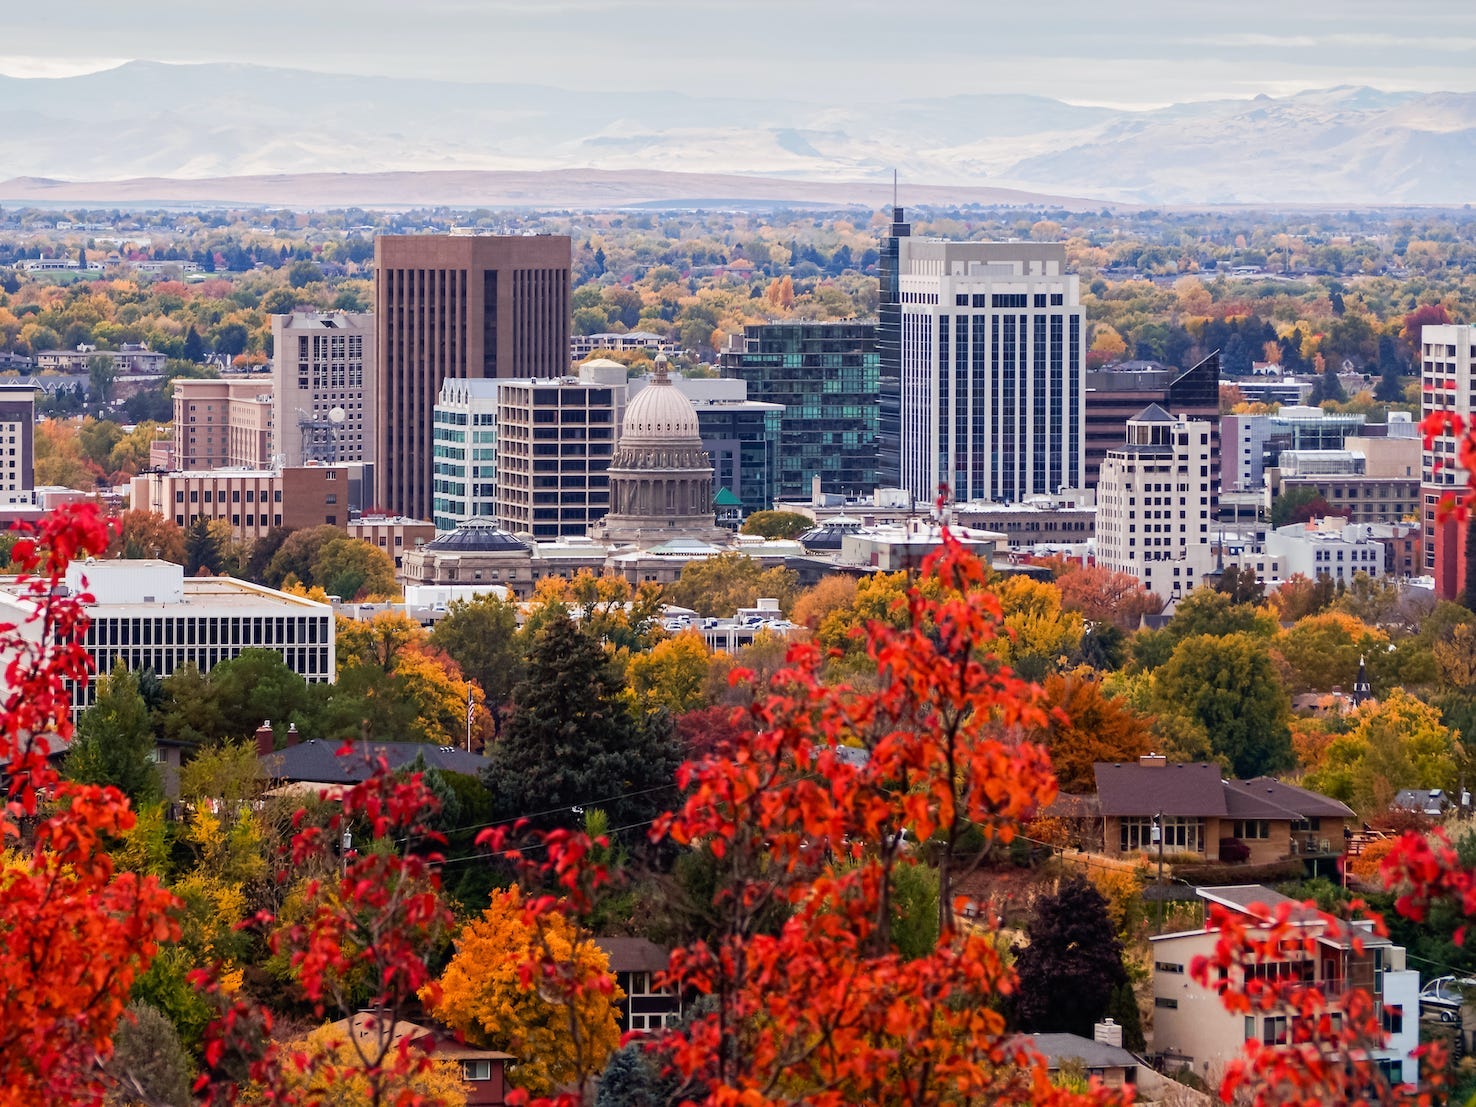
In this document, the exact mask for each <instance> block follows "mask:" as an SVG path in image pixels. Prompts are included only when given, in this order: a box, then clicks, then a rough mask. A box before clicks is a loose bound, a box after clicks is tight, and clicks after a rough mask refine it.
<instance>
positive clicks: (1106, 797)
mask: <svg viewBox="0 0 1476 1107" xmlns="http://www.w3.org/2000/svg"><path fill="white" fill-rule="evenodd" d="M1093 769H1094V772H1095V774H1096V778H1097V809H1098V813H1099V815H1100V818H1101V820H1102V822H1101V826H1102V839H1103V845H1104V850H1105V852H1106V853H1109V854H1124V855H1136V854H1140V853H1148V854H1152V853H1156V852H1158V850H1159V848H1160V845H1159V842H1160V838H1159V835H1160V834H1161V836H1162V849H1163V852H1165V853H1169V854H1176V853H1177V854H1184V853H1192V854H1198V855H1200V856H1201V857H1203V858H1204V859H1205V860H1206V861H1221V860H1225V861H1249V862H1251V863H1253V864H1261V863H1265V862H1271V861H1281V860H1284V859H1286V858H1289V857H1299V856H1307V855H1312V856H1317V855H1332V854H1340V853H1342V852H1343V850H1344V848H1345V846H1344V835H1343V829H1344V827H1346V826H1350V825H1351V824H1352V821H1353V818H1354V815H1353V810H1352V808H1350V807H1348V806H1347V805H1346V804H1343V803H1340V802H1338V801H1337V800H1335V799H1329V798H1328V797H1327V796H1322V795H1318V794H1317V793H1316V792H1310V791H1308V790H1307V789H1305V788H1298V787H1296V786H1295V785H1292V784H1284V783H1282V782H1281V781H1278V780H1273V779H1271V778H1270V777H1256V778H1255V779H1254V780H1225V779H1224V777H1223V776H1222V774H1221V772H1220V766H1219V765H1217V764H1214V763H1213V762H1207V761H1198V762H1175V761H1169V760H1168V759H1167V758H1165V757H1163V756H1162V755H1161V754H1147V755H1145V756H1143V757H1141V758H1139V759H1138V760H1137V761H1135V762H1101V761H1099V762H1098V763H1097V764H1096V765H1094V766H1093Z"/></svg>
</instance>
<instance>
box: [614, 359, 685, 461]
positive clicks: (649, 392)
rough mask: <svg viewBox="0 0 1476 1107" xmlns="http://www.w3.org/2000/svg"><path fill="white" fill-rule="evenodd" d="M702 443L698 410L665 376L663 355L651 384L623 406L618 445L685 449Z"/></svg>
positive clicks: (657, 360) (657, 364) (658, 361)
mask: <svg viewBox="0 0 1476 1107" xmlns="http://www.w3.org/2000/svg"><path fill="white" fill-rule="evenodd" d="M694 440H695V441H696V442H698V443H700V442H701V440H702V431H701V429H700V428H699V426H698V424H697V409H696V408H694V407H693V406H692V401H691V400H689V399H687V397H686V396H684V395H682V393H681V392H680V391H678V390H677V387H676V386H675V385H674V384H672V383H671V378H670V377H668V376H667V374H666V355H665V354H661V355H659V356H658V357H657V358H656V372H655V373H653V374H652V376H651V380H650V383H648V384H647V385H646V387H645V388H643V389H641V390H640V391H639V392H637V393H636V394H635V398H634V399H632V400H631V401H630V402H629V403H628V404H626V405H625V418H624V420H622V421H621V424H620V441H621V444H622V445H623V444H625V443H627V442H652V443H659V444H661V445H670V446H675V445H678V444H682V445H686V444H689V443H691V442H692V441H694Z"/></svg>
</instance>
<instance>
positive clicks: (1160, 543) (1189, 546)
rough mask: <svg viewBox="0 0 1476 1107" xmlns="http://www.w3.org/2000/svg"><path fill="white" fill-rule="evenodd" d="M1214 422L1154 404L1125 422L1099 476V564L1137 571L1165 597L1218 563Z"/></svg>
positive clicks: (1175, 594)
mask: <svg viewBox="0 0 1476 1107" xmlns="http://www.w3.org/2000/svg"><path fill="white" fill-rule="evenodd" d="M1211 436H1212V428H1211V426H1210V424H1209V423H1207V422H1203V421H1197V420H1188V419H1184V418H1181V417H1176V416H1173V415H1170V414H1169V413H1168V412H1166V411H1164V410H1163V408H1161V407H1159V406H1158V405H1157V404H1150V405H1149V406H1148V407H1147V408H1145V409H1144V410H1143V411H1141V412H1139V413H1138V414H1137V415H1135V416H1133V418H1131V419H1129V420H1128V424H1127V441H1126V442H1125V443H1124V444H1123V445H1121V446H1118V447H1115V448H1114V449H1111V450H1109V451H1107V457H1106V458H1105V459H1104V460H1103V462H1102V472H1101V477H1100V478H1099V480H1098V482H1097V563H1098V564H1099V565H1103V566H1105V567H1106V568H1108V569H1113V570H1116V571H1118V572H1123V573H1128V574H1130V575H1132V576H1134V577H1136V578H1137V579H1138V580H1139V581H1140V582H1142V584H1143V586H1144V587H1145V588H1147V589H1148V591H1150V592H1155V593H1157V594H1158V595H1160V596H1162V597H1163V598H1164V599H1165V600H1173V599H1175V598H1177V597H1179V596H1183V595H1186V594H1187V593H1188V592H1189V591H1190V590H1191V589H1193V588H1194V586H1195V585H1196V584H1198V583H1199V581H1200V579H1201V578H1202V577H1203V576H1204V574H1205V573H1207V572H1209V571H1210V570H1211V569H1213V568H1214V556H1213V550H1212V547H1211V535H1210V524H1211V518H1210V516H1211V513H1212V508H1211V504H1212V498H1213V496H1214V481H1215V474H1214V473H1212V471H1211V467H1210V459H1211V445H1210V440H1211Z"/></svg>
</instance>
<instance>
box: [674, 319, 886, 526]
mask: <svg viewBox="0 0 1476 1107" xmlns="http://www.w3.org/2000/svg"><path fill="white" fill-rule="evenodd" d="M719 364H720V365H721V366H722V370H723V375H724V376H727V377H737V378H740V379H741V380H743V381H745V382H747V384H748V398H749V399H750V400H758V401H762V402H766V403H774V404H783V405H784V413H783V415H782V416H780V418H779V449H778V451H777V453H776V469H775V471H774V473H773V476H772V490H771V492H770V498H771V499H778V500H802V499H808V498H809V496H810V494H811V491H812V488H813V481H814V478H815V477H816V476H818V477H819V478H820V487H821V489H822V490H823V491H825V492H835V493H840V494H845V493H860V492H870V491H871V490H872V489H873V488H875V487H876V485H877V478H876V464H877V420H878V412H877V352H876V327H875V325H873V324H871V323H764V324H760V325H757V326H752V327H744V328H743V333H742V334H741V335H733V336H732V338H731V339H730V340H729V346H728V349H726V350H724V351H723V353H722V355H721V357H720V358H719ZM698 414H699V415H701V414H702V412H701V409H699V410H698ZM708 452H709V453H711V452H712V451H711V447H710V446H709V448H708ZM713 464H714V465H718V461H717V458H716V456H714V458H713ZM719 468H720V467H719ZM718 486H719V487H725V485H724V484H723V480H722V477H721V474H719V477H718ZM745 506H747V505H746V504H745ZM765 506H767V505H765ZM749 510H755V509H752V508H750V509H749Z"/></svg>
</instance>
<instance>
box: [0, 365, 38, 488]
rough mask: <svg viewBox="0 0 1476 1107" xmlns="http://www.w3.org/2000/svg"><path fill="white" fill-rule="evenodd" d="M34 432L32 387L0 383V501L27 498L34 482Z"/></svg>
mask: <svg viewBox="0 0 1476 1107" xmlns="http://www.w3.org/2000/svg"><path fill="white" fill-rule="evenodd" d="M35 435H36V390H35V389H34V388H20V387H14V386H5V387H0V503H16V502H26V501H28V500H29V498H30V496H31V490H32V489H33V488H34V487H35V485H36V438H35ZM7 440H8V441H7Z"/></svg>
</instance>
